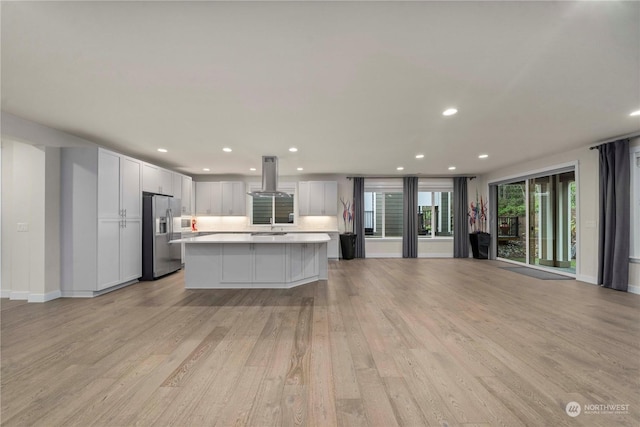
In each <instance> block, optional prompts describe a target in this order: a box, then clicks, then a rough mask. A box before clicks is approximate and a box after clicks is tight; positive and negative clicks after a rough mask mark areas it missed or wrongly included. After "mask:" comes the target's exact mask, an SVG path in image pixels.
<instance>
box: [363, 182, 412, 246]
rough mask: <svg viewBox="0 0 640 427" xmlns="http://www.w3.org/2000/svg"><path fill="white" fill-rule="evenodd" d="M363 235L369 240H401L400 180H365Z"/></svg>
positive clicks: (401, 199) (401, 203)
mask: <svg viewBox="0 0 640 427" xmlns="http://www.w3.org/2000/svg"><path fill="white" fill-rule="evenodd" d="M364 187H365V188H364V234H365V237H370V238H399V237H400V238H401V237H402V226H403V223H404V216H403V213H402V211H403V193H402V180H401V179H389V180H368V179H367V180H365V185H364Z"/></svg>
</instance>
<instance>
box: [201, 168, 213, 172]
mask: <svg viewBox="0 0 640 427" xmlns="http://www.w3.org/2000/svg"><path fill="white" fill-rule="evenodd" d="M202 170H203V171H205V172H209V171H210V170H211V169H209V168H202Z"/></svg>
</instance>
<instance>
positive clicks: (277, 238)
mask: <svg viewBox="0 0 640 427" xmlns="http://www.w3.org/2000/svg"><path fill="white" fill-rule="evenodd" d="M330 240H331V238H330V237H329V235H328V234H326V233H286V234H267V233H260V234H250V233H244V234H240V233H228V234H225V233H220V234H208V235H206V236H198V237H187V238H184V239H177V240H172V241H171V243H325V242H328V241H330Z"/></svg>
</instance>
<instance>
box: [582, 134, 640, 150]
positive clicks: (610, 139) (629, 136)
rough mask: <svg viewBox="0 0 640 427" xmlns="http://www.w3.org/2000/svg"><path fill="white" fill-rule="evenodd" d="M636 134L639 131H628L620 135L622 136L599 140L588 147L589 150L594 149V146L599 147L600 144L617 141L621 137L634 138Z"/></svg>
mask: <svg viewBox="0 0 640 427" xmlns="http://www.w3.org/2000/svg"><path fill="white" fill-rule="evenodd" d="M636 136H640V131H638V132H632V133H628V134H626V135H622V136H616V137H615V138H609V139H605V140H604V141H600V142H598V143H596V145H594V146H592V147H589V150H595V149H596V148H598V147H600V146H601V145H604V144H608V143H610V142H614V141H619V140H621V139H627V138H635V137H636Z"/></svg>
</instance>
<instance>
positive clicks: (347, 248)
mask: <svg viewBox="0 0 640 427" xmlns="http://www.w3.org/2000/svg"><path fill="white" fill-rule="evenodd" d="M340 248H341V249H342V259H353V258H354V257H355V255H356V235H355V234H353V233H344V234H341V235H340Z"/></svg>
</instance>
